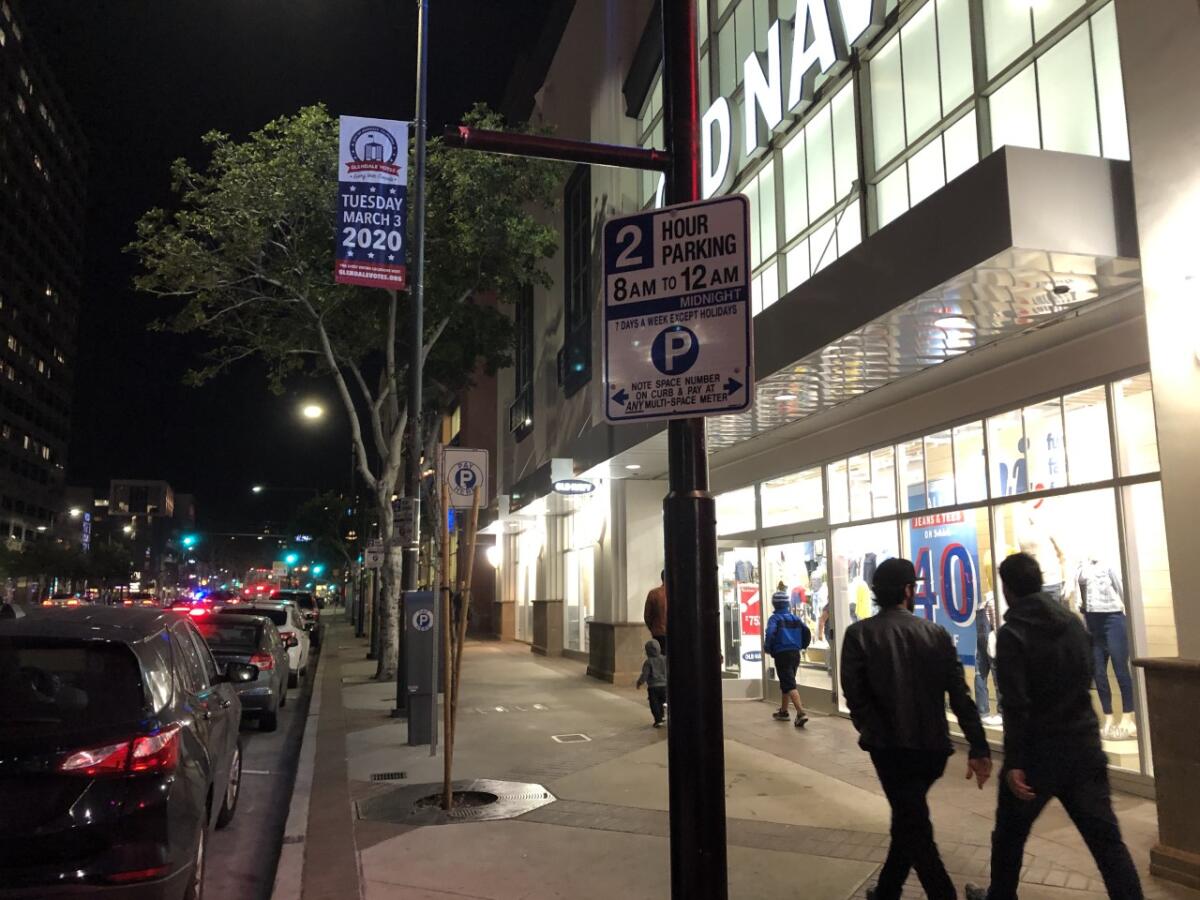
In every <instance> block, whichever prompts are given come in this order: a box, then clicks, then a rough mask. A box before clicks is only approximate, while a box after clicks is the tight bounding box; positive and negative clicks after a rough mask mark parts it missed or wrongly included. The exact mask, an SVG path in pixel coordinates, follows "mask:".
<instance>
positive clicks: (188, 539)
mask: <svg viewBox="0 0 1200 900" xmlns="http://www.w3.org/2000/svg"><path fill="white" fill-rule="evenodd" d="M199 540H200V538H199V536H198V535H195V534H185V535H184V536H183V546H185V547H188V548H191V547H195V546H196V543H197V542H198V541H199Z"/></svg>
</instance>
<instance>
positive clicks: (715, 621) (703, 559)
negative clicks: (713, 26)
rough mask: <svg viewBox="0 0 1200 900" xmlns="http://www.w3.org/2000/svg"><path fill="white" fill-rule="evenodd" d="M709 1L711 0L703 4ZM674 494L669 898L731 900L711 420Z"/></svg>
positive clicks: (686, 80)
mask: <svg viewBox="0 0 1200 900" xmlns="http://www.w3.org/2000/svg"><path fill="white" fill-rule="evenodd" d="M702 2H703V0H702ZM662 24H663V29H662V30H663V120H664V121H665V122H666V125H667V127H666V139H667V151H668V153H669V155H670V159H671V163H670V168H669V169H668V170H667V202H668V203H687V202H691V201H695V200H699V199H700V126H699V113H698V107H699V102H700V91H699V81H698V76H697V70H698V65H697V62H698V60H697V46H698V45H697V42H696V27H697V26H696V0H662ZM667 454H668V456H667V458H668V465H669V475H668V479H669V481H668V484H669V492H668V494H667V496H666V499H665V500H663V527H664V533H665V543H666V571H667V597H668V598H669V600H670V608H671V629H670V638H671V642H670V655H671V668H672V669H673V670H675V671H676V672H686V673H687V677H686V678H683V679H680V678H672V679H670V680H669V681H668V685H667V691H668V694H669V700H670V709H671V728H670V730H669V732H668V734H667V759H668V766H667V775H668V784H669V791H670V809H671V896H672V897H673V898H684V897H686V898H688V900H725V898H726V897H727V896H728V893H729V888H728V876H727V873H726V859H725V746H724V737H723V736H724V724H723V722H722V710H721V651H720V640H721V623H720V602H719V601H720V598H719V597H718V594H717V514H716V502H715V501H714V500H713V496H712V494H711V493H710V492H709V489H708V456H707V448H706V447H705V434H704V419H702V418H691V419H672V420H671V422H670V424H669V425H668V426H667Z"/></svg>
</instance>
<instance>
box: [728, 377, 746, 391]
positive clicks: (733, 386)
mask: <svg viewBox="0 0 1200 900" xmlns="http://www.w3.org/2000/svg"><path fill="white" fill-rule="evenodd" d="M741 386H742V383H741V382H740V381H734V380H733V379H732V378H730V379H729V380H728V381H727V382H725V392H726V393H727V394H732V393H733V392H734V391H736V390H737V389H738V388H740V387H741Z"/></svg>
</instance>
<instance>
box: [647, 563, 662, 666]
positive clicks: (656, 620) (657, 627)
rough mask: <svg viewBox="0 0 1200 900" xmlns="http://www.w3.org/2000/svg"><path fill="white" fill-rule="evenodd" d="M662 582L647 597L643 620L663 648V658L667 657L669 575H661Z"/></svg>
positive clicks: (651, 634)
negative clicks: (667, 582) (667, 583)
mask: <svg viewBox="0 0 1200 900" xmlns="http://www.w3.org/2000/svg"><path fill="white" fill-rule="evenodd" d="M659 578H661V579H662V581H661V582H660V583H659V585H658V587H656V588H653V589H652V590H651V591H650V593H648V594H647V595H646V610H645V613H644V615H643V618H645V620H646V627H647V628H649V629H650V636H651V637H652V638H654V639H655V640H656V641H658V646H660V647H662V652H663V656H666V655H667V585H666V580H667V573H666V571H665V570H664V571H662V572H660V573H659Z"/></svg>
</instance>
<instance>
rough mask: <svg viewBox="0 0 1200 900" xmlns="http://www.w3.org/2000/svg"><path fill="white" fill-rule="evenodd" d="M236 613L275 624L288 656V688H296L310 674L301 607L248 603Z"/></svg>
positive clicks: (288, 603) (284, 603)
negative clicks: (262, 617)
mask: <svg viewBox="0 0 1200 900" xmlns="http://www.w3.org/2000/svg"><path fill="white" fill-rule="evenodd" d="M234 611H235V612H244V613H253V614H254V615H256V616H266V617H267V618H268V619H270V620H271V621H272V622H274V623H275V627H276V628H277V629H278V631H279V637H280V638H281V639H282V640H283V646H284V647H286V648H287V655H288V687H295V686H296V685H298V684H299V683H300V679H301V678H303V677H304V676H305V675H306V674H307V673H308V651H309V641H308V630H307V629H306V628H305V627H304V616H303V615H302V614H301V612H300V607H298V606H297V605H296V604H295V603H292V602H290V601H287V602H283V603H263V602H259V603H246V604H244V605H239V606H238V607H237V608H236V610H234Z"/></svg>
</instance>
